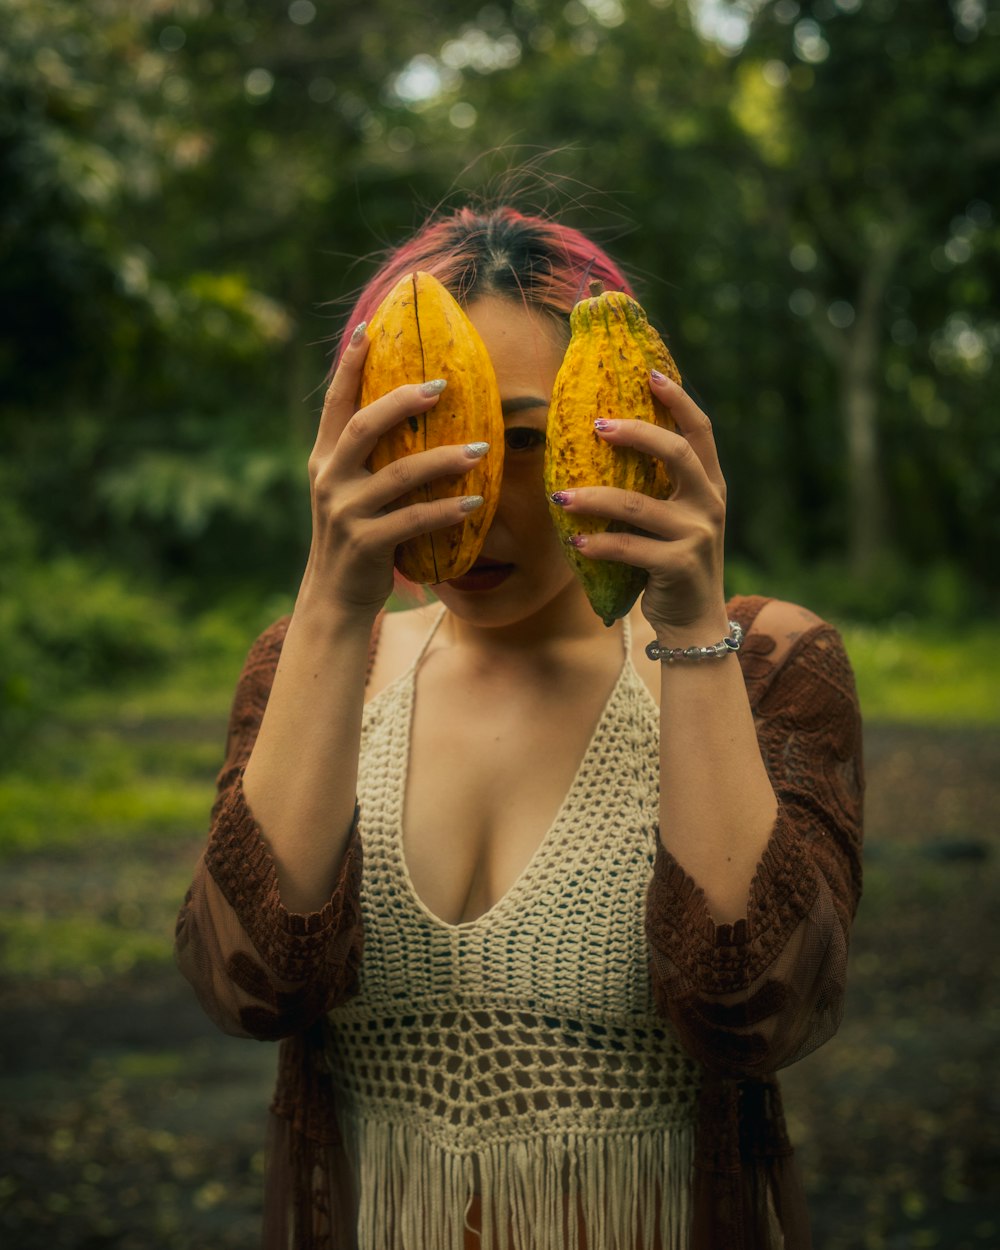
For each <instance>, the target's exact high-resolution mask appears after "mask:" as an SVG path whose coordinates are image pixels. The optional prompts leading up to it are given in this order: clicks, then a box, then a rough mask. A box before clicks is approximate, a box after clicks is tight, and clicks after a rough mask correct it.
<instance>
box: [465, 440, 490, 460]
mask: <svg viewBox="0 0 1000 1250" xmlns="http://www.w3.org/2000/svg"><path fill="white" fill-rule="evenodd" d="M489 449H490V445H489V443H466V444H465V454H466V455H467V456H468V457H469V459H470V460H478V459H479V457H480V456H485V455H486V453H487V452H488V451H489Z"/></svg>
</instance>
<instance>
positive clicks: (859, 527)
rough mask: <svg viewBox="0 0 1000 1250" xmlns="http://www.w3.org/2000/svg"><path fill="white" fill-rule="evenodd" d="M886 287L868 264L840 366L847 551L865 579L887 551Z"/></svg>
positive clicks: (858, 575) (854, 568) (856, 571)
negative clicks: (880, 372) (883, 444)
mask: <svg viewBox="0 0 1000 1250" xmlns="http://www.w3.org/2000/svg"><path fill="white" fill-rule="evenodd" d="M884 289H885V281H884V280H883V281H878V280H877V275H876V272H875V267H874V266H872V267H870V268H869V269H867V270H866V272H865V274H864V276H863V278H862V281H861V290H860V293H859V294H860V299H859V301H858V311H857V320H856V322H855V325H854V327H853V333H852V334H850V335H849V337H848V341H847V351H846V353H845V354H844V357H843V365H842V370H841V412H842V417H843V422H844V429H845V432H846V435H847V472H848V486H847V490H848V496H847V497H848V508H849V513H848V545H847V554H848V563H849V565H850V569H851V572H852V574H853V575H854V576H855V577H856V578H857V579H858V580H859V581H868V580H870V579H871V578H872V577H873V576H874V575H875V574H876V573H877V570H878V568H879V566H880V565H881V564H882V562H883V558H884V557H885V555H886V550H887V542H886V508H885V495H884V491H883V488H882V481H881V477H882V475H881V472H880V470H879V451H878V382H877V378H876V366H877V363H878V359H879V305H880V303H881V299H882V294H883V292H884Z"/></svg>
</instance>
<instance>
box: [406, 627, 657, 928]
mask: <svg viewBox="0 0 1000 1250" xmlns="http://www.w3.org/2000/svg"><path fill="white" fill-rule="evenodd" d="M445 613H446V609H442V611H441V612H440V613H439V615H438V616H437V618H436V620H435V621H434V623H433V625H432V626H431V628H430V631H429V632H428V634H427V637H426V638H425V639H424V641H423V644H422V645H421V647H420V650H419V651H418V652H417V656H416V658H415V659H414V661H413V663H412V664H411V665H410V666H409V668H408V669H407V670H406V672H405V673H404V674H403V675H402V677H401V678H400V679H399V680H400V683H403V685H402V688H403V692H404V695H405V697H404V698H403V699H401V700H400V706H399V713H398V715H399V729H398V732H397V733H394V734H393V735H392V736H393V739H394V741H395V742H398V744H399V745H398V747H396V748H395V751H394V755H395V761H394V762H395V763H396V765H397V767H398V776H399V777H400V779H401V782H400V785H399V787H398V790H397V791H396V801H395V805H394V811H393V820H392V840H393V850H394V854H395V858H396V861H397V866H398V870H399V872H400V875H401V876H402V878H403V882H404V884H405V887H406V890H407V892H408V893H409V896H410V899H411V901H412V902H413V903H414V905H415V906H416V907H417V908H418V909H419V910H420V911H421V912H422V913H423V915H424V916H425V917H426V918H427V919H428V920H429V921H431V923H433V924H434V925H435V926H437V927H438V928H440V929H442V930H446V931H450V932H460V931H462V930H469V929H472V928H474V927H475V926H477V925H481V924H486V923H489V922H490V921H492V920H494V919H495V918H496V917H497V915H498V913H501V912H503V911H505V910H506V909H507V908H508V907H509V906H510V905H511V899H512V898H515V899H516V896H517V895H519V894H520V893H522V891H523V890H524V889H525V888H527V885H528V884H530V878H531V877H533V876H534V875H535V872H536V870H537V868H538V867H539V865H540V864H541V863H542V862H543V861H544V860H545V859H547V858H548V856H549V855H550V853H551V851H552V849H553V847H554V846H556V845H557V844H558V840H559V833H560V832H561V829H562V826H563V825H564V824H565V823H566V819H567V817H568V815H569V814H570V812H571V811H572V807H573V801H574V800H575V797H576V792H577V790H578V788H579V786H580V779H581V777H582V776H583V774H584V772H586V771H589V768H590V764H591V756H592V755H596V754H597V751H598V743H599V742H600V741H601V737H602V730H603V728H604V724H605V721H606V720H607V719H608V717H609V715H610V714H611V710H612V708H613V706H614V704H615V703H616V702H617V701H618V699H619V698H620V695H621V691H622V687H623V686H624V684H625V682H626V679H627V677H628V670H629V665H630V663H631V641H632V631H631V623H630V622H629V620H628V617H623V618H622V621H623V648H622V649H623V656H622V663H621V668H620V669H619V671H618V676H617V678H616V680H615V684H614V685H613V686H612V688H611V690H610V692H609V694H608V697H607V699H606V700H605V701H604V706H603V708H602V709H601V712H600V715H599V716H598V717H597V721H596V723H595V725H594V729H593V732H592V733H591V735H590V740H589V742H588V743H587V746H586V748H585V749H584V752H583V755H582V756H581V757H580V762H579V764H578V765H577V768H576V772H575V773H574V774H573V779H572V780H571V781H570V784H569V788H568V789H567V791H566V793H565V794H564V795H563V798H562V802H561V803H560V805H559V807H558V809H557V810H556V814H555V816H554V817H553V819H552V822H551V824H550V825H549V827H548V829H546V831H545V833H544V834H543V835H542V838H541V840H540V841H539V843H538V845H537V846H536V847H535V849H534V851H533V852H532V853H531V855H530V857H529V858H528V861H527V863H526V864H525V865H524V867H523V868H522V869H521V871H520V872H519V873H518V875H517V876H516V877H515V878H514V880H513V881H512V882H511V884H510V885H509V886H508V887H507V889H506V890H505V891H504V892H503V894H501V895H500V897H499V898H498V899H497V900H496V902H495V903H493V904H492V906H490V907H488V908H487V909H486V911H484V912H481V913H480V914H479V915H478V916H475V917H474V918H473V919H472V920H460V921H457V922H455V923H452V922H451V921H448V920H444V919H442V917H440V916H438V915H437V913H436V912H434V911H432V910H431V908H430V907H428V906H427V904H426V903H425V902H424V900H423V899H422V898H421V897H420V894H419V893H418V891H417V888H416V886H415V885H414V883H413V878H412V877H411V875H410V867H409V864H408V863H407V861H406V844H405V842H406V840H405V830H404V828H403V819H404V816H405V807H406V790H407V781H408V778H409V765H410V748H411V740H412V733H413V714H414V709H415V707H416V684H417V682H416V679H417V671H418V669H419V667H420V663H421V661H422V660H423V657H424V655H425V653H426V651H427V648H428V646H429V644H430V642H431V639H432V638H433V637H434V635H435V633H436V632H437V629H438V626H439V625H440V624H441V622H442V620H443V619H444V616H445ZM404 679H405V683H404ZM639 682H640V684H641V678H639ZM393 684H395V683H393ZM647 693H648V692H647Z"/></svg>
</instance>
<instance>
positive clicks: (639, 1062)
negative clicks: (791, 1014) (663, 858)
mask: <svg viewBox="0 0 1000 1250" xmlns="http://www.w3.org/2000/svg"><path fill="white" fill-rule="evenodd" d="M444 614H445V613H444V610H442V612H441V613H440V615H439V616H438V617H437V619H436V620H435V622H434V625H433V626H432V628H431V630H430V633H429V634H428V637H427V639H426V640H425V642H424V644H423V646H422V648H421V650H420V653H419V655H418V656H417V658H416V659H415V660H414V662H413V664H412V665H411V666H410V668H409V669H408V671H407V672H406V673H404V674H403V675H402V676H401V677H399V678H398V679H397V680H396V681H395V682H393V683H392V684H391V685H389V686H388V687H386V688H385V689H384V690H382V691H381V692H380V693H379V694H378V695H377V696H376V697H375V698H374V699H372V700H371V702H370V703H369V704H368V705H367V707H366V709H365V715H364V722H363V728H362V738H361V763H360V773H359V780H358V786H359V789H358V800H359V804H360V811H361V820H360V835H361V841H362V845H363V848H364V873H363V881H362V910H363V918H364V955H363V959H362V964H361V981H360V988H359V992H358V993H357V994H356V995H355V996H354V997H352V998H351V999H350V1000H349V1001H348V1002H346V1003H345V1004H344V1005H343V1006H340V1007H338V1008H336V1009H335V1010H334V1011H332V1012H331V1013H330V1017H329V1018H330V1022H331V1026H332V1027H331V1030H330V1034H331V1042H330V1060H331V1067H332V1070H333V1073H334V1082H335V1085H336V1089H337V1094H338V1106H339V1107H340V1108H341V1120H342V1125H341V1126H342V1129H343V1132H344V1136H345V1141H346V1143H347V1147H348V1152H349V1154H350V1155H351V1156H352V1158H353V1165H354V1168H355V1171H356V1180H357V1188H358V1193H359V1206H358V1233H357V1236H358V1246H359V1248H360V1250H462V1247H463V1245H464V1244H465V1242H464V1237H465V1227H466V1215H467V1213H468V1211H469V1210H470V1207H471V1205H472V1204H473V1203H474V1202H475V1203H476V1204H477V1206H478V1207H479V1209H480V1210H481V1213H482V1214H481V1227H482V1233H481V1237H482V1241H481V1244H482V1247H483V1250H566V1247H574V1248H575V1247H576V1246H577V1245H578V1244H580V1245H583V1244H585V1245H586V1246H587V1247H588V1248H590V1250H618V1248H621V1250H624V1248H625V1247H628V1250H635V1248H636V1247H644V1248H645V1250H654V1248H655V1250H682V1248H683V1247H684V1246H685V1245H686V1227H687V1215H688V1211H687V1205H688V1191H689V1184H690V1168H691V1148H692V1138H693V1113H694V1104H695V1097H696V1093H697V1088H698V1083H699V1069H698V1067H697V1065H696V1064H695V1063H694V1061H693V1060H691V1059H690V1058H689V1057H688V1056H687V1055H686V1054H685V1053H684V1052H683V1051H682V1050H681V1048H680V1046H679V1045H678V1043H677V1041H676V1040H675V1038H674V1037H673V1035H672V1033H671V1031H670V1027H669V1025H668V1024H667V1022H666V1021H665V1020H664V1019H663V1017H662V1016H658V1015H657V1014H656V1013H655V1011H654V1008H653V1002H652V993H651V987H650V980H649V974H648V971H647V950H646V942H645V937H644V931H643V922H644V905H645V894H646V888H647V886H648V884H649V881H650V878H651V876H652V870H653V859H654V855H655V851H656V843H657V823H658V818H659V809H658V789H657V786H658V771H659V753H658V751H659V749H658V730H659V712H658V709H657V707H656V704H655V702H654V700H653V699H652V697H651V696H650V694H649V691H648V690H647V689H646V687H645V685H644V684H643V682H642V679H641V678H640V676H639V674H638V673H637V672H636V670H635V668H634V666H633V664H632V661H631V658H630V644H631V635H630V629H629V622H628V620H627V619H626V620H625V621H624V650H625V655H624V661H623V665H622V670H621V673H620V675H619V678H618V681H617V684H616V685H615V687H614V689H613V690H612V692H611V694H610V696H609V698H608V701H607V704H606V705H605V707H604V710H603V712H602V714H601V717H600V718H599V722H598V725H597V727H596V729H595V731H594V735H593V737H592V739H591V742H590V745H589V746H588V748H587V751H586V753H585V755H584V758H583V760H582V762H581V764H580V767H579V770H578V772H577V774H576V777H575V779H574V781H573V783H572V785H571V787H570V790H569V792H568V794H567V795H566V797H565V799H564V801H563V805H562V808H561V809H560V811H559V813H558V815H557V816H556V818H555V821H554V823H553V824H552V826H551V828H550V829H549V830H548V832H547V833H546V835H545V837H544V839H543V840H542V843H541V845H540V846H539V848H538V850H537V851H536V852H535V854H534V856H533V858H532V859H531V861H530V863H529V864H528V866H527V867H526V868H525V870H524V872H523V873H522V874H521V876H520V877H519V878H518V880H517V881H516V882H515V883H514V885H513V886H511V888H510V890H508V892H507V893H506V894H505V895H504V896H503V898H501V899H500V900H499V901H498V902H497V903H496V904H495V906H493V907H492V908H491V909H490V910H489V911H488V912H486V913H485V914H484V915H482V916H480V917H478V918H477V919H476V920H473V921H469V922H466V923H462V924H447V923H445V922H444V921H442V920H439V919H438V918H437V917H436V916H434V915H433V914H432V913H431V912H430V911H429V910H428V908H427V907H425V906H424V904H423V903H422V902H421V900H420V899H419V898H418V896H417V894H416V892H415V890H414V888H413V883H412V881H411V879H410V876H409V873H408V871H407V867H406V863H405V860H404V856H403V850H402V805H403V797H404V793H405V787H404V783H405V778H406V769H407V762H408V759H409V740H410V725H411V720H412V713H413V704H414V689H415V678H416V673H417V669H418V667H419V665H420V663H421V661H422V659H423V656H424V654H425V652H426V649H427V646H428V644H429V642H430V640H431V638H432V637H433V635H434V632H435V631H436V630H437V628H438V626H439V625H440V623H441V620H442V619H443V617H444ZM581 1234H582V1236H583V1237H584V1238H585V1240H580V1241H578V1237H579V1236H580V1235H581Z"/></svg>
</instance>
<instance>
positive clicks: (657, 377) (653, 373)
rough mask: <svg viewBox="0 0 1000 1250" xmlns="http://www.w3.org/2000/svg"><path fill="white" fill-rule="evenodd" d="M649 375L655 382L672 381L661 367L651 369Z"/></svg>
mask: <svg viewBox="0 0 1000 1250" xmlns="http://www.w3.org/2000/svg"><path fill="white" fill-rule="evenodd" d="M649 376H650V377H651V378H652V379H653V381H654V382H669V381H670V379H669V378H668V377H667V375H666V374H665V373H661V372H660V371H659V369H651V370H650V374H649Z"/></svg>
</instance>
